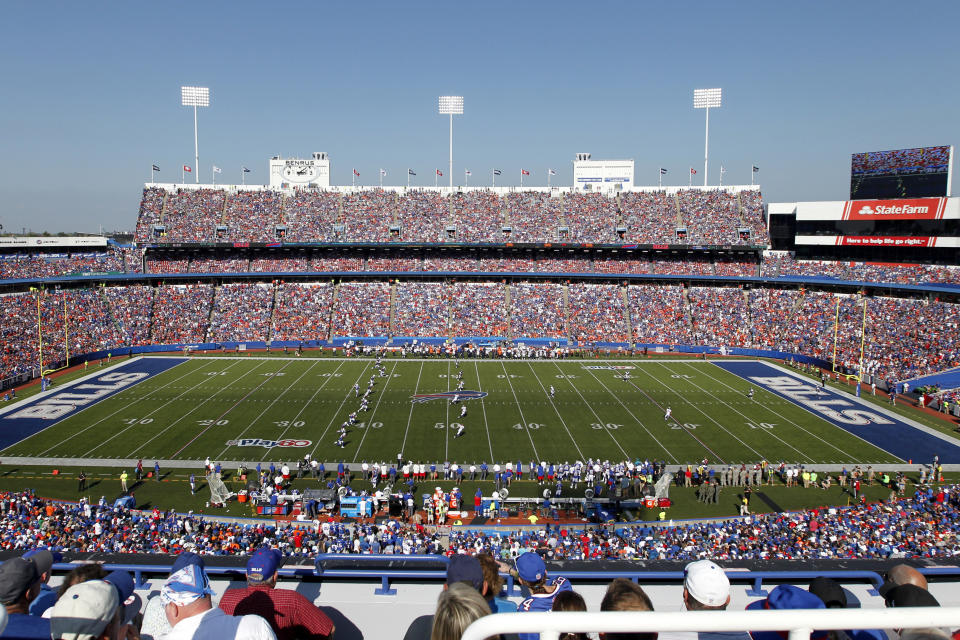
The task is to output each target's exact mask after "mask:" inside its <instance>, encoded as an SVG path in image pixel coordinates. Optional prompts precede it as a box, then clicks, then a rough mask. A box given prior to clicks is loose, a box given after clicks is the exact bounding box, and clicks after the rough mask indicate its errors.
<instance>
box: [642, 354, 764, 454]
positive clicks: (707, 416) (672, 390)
mask: <svg viewBox="0 0 960 640" xmlns="http://www.w3.org/2000/svg"><path fill="white" fill-rule="evenodd" d="M656 364H659V363H656ZM662 366H663V367H664V368H665V369H666V370H667V371H672V369H670V368H669V367H667V366H666V365H662ZM643 372H644V373H645V374H647V375H648V376H650V379H651V380H653V381H654V382H656V383H657V384H659V385H660V386H662V387H664V388H665V389H666V390H667V391H668V392H669V393H671V394H673V395H675V396H676V397H677V398H679V399H680V402H682V403H683V404H685V405H687V406H689V407H691V408H693V409H694V410H696V411H697V413H699V414H700V415H702V416H703V417H704V418H706V419H707V420H709V421H710V422H712V423H713V424H715V425H717V426H718V427H720V429H721V430H722V431H724V432H725V433H726V434H727V435H729V436H730V437H732V438H733V439H734V440H736V441H737V442H739V443H740V444H742V445H743V446H744V447H745V448H747V449H749V450H750V451H752V452H753V453H754V454H755V455H757V456H758V457H760V458H761V459H763V458H765V457H766V456H764V455H763V454H762V453H760V452H759V451H757V450H756V449H754V448H753V447H751V446H750V445H748V444H747V443H746V442H744V441H743V440H741V439H740V438H738V437H737V436H736V435H734V434H732V433H730V432H729V431H728V430H727V429H726V428H725V427H724V426H723V425H722V424H720V423H719V422H717V421H716V420H714V419H713V417H712V416H710V415H708V414H707V412H706V411H704V410H703V409H701V408H700V407H699V406H697V405H695V404H693V403H692V402H690V401H689V400H687V399H686V398H684V397H683V395H681V394H680V392H679V391H675V390H674V389H672V388H671V387H670V386H669V385H667V384H666V383H664V382H662V381H660V380H658V379H657V378H655V377H654V375H653V374H652V373H650V372H649V371H647V370H645V369H644V370H643ZM631 384H633V382H632V381H631ZM633 386H634V387H636V388H637V389H638V390H639V389H640V387H637V386H636V385H635V384H634V385H633ZM697 388H698V389H699V388H700V387H699V386H698V387H697ZM701 390H702V389H701ZM641 392H642V393H643V394H644V395H645V396H647V397H648V398H650V402H653V403H654V404H655V405H657V406H658V407H660V409H661V410H663V406H662V405H660V404H659V403H657V402H656V401H655V400H654V399H653V398H651V397H650V396H649V395H648V394H647V392H646V391H642V390H641ZM714 398H716V396H714ZM671 417H672V416H671ZM673 421H674V422H676V423H677V424H680V425H681V428H682V429H683V431H686V432H687V433H689V434H690V436H691V437H692V438H693V439H694V440H696V441H697V442H699V443H700V444H701V445H703V447H704V448H705V449H707V451H710V453H713V455H715V456H716V455H717V454H716V453H715V452H713V451H712V450H711V449H710V448H709V447H707V445H706V444H705V443H704V442H703V440H701V439H700V438H698V437H697V435H696V434H695V433H693V431H691V430H690V429H686V428H684V427H683V425H682V424H681V423H680V421H679V420H677V419H676V418H673ZM717 459H718V460H720V462H726V461H725V460H724V459H723V458H720V456H717ZM732 462H736V461H735V460H734V461H732Z"/></svg>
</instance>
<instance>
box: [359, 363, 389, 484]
mask: <svg viewBox="0 0 960 640" xmlns="http://www.w3.org/2000/svg"><path fill="white" fill-rule="evenodd" d="M398 364H399V362H396V361H395V362H394V363H393V369H390V375H389V376H387V382H386V383H385V384H384V385H383V389H381V391H380V396H379V397H378V398H377V404H375V405H373V411H372V412H370V417H369V418H367V421H366V422H367V425H366V427H365V428H364V430H363V435H362V436H360V444H358V445H357V450H356V451H354V452H353V460H352V462H353V463H354V464H356V462H357V458H359V457H360V448H361V447H363V441H364V439H365V438H366V437H367V434H368V433H370V430H371V429H373V427H371V426H370V425H372V424H373V418H374V416H376V415H377V409H378V408H379V407H380V402H381V401H382V400H383V396H384V395H385V392H386V390H387V387H389V386H390V382H391V381H392V380H393V372H394V371H396V369H397V365H398ZM397 471H399V469H398V470H397Z"/></svg>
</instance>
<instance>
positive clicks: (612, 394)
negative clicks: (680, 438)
mask: <svg viewBox="0 0 960 640" xmlns="http://www.w3.org/2000/svg"><path fill="white" fill-rule="evenodd" d="M638 368H642V367H638ZM586 371H588V372H589V373H590V375H591V376H593V379H594V380H596V381H597V382H598V383H599V384H600V386H601V387H603V388H604V390H605V391H606V392H607V393H609V394H610V395H611V396H613V397H614V399H615V400H616V401H617V402H618V403H619V404H620V406H621V407H623V408H624V410H625V411H626V412H627V413H629V414H630V417H631V418H633V419H634V420H636V422H637V424H638V425H640V428H642V429H643V430H644V431H646V432H647V435H649V436H650V437H651V438H653V441H654V442H656V443H657V444H658V445H660V448H661V449H663V450H664V451H665V452H666V454H667V455H668V456H669V457H670V459H671V460H673V462H674V463H675V464H679V463H680V460H679V458H677V457H676V456H675V455H673V454H672V453H670V450H669V449H667V446H666V445H665V444H663V443H662V442H660V439H659V438H658V437H657V436H655V435H653V432H652V431H650V429H647V425H645V424H643V422H641V421H640V418H638V417H637V416H636V415H635V414H634V413H633V411H631V410H630V407H628V406H627V405H625V404H624V403H623V400H621V399H620V396H618V395H617V394H615V393H614V392H613V391H611V390H610V389H609V388H608V387H607V385H605V384H603V381H602V380H601V379H600V378H598V377H597V375H596V374H595V373H594V372H593V370H592V369H586ZM634 388H637V389H638V390H640V391H641V392H642V391H643V390H642V389H639V388H638V387H637V386H636V385H634ZM644 395H647V394H646V393H644ZM647 399H648V400H650V401H651V402H653V399H652V398H650V396H647ZM653 404H655V405H656V404H657V403H656V402H654V403H653ZM684 431H686V429H684ZM694 440H697V437H696V436H694ZM697 441H698V442H699V440H697ZM700 444H703V443H702V442H701V443H700ZM704 448H706V445H704ZM707 451H710V450H709V449H707ZM711 453H713V452H712V451H711ZM714 455H716V454H714ZM717 457H718V458H719V456H717Z"/></svg>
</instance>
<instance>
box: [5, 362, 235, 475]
mask: <svg viewBox="0 0 960 640" xmlns="http://www.w3.org/2000/svg"><path fill="white" fill-rule="evenodd" d="M187 362H188V361H187V360H184V361H183V362H181V363H180V364H178V365H177V366H178V367H179V366H180V365H182V364H186V363H187ZM231 366H232V365H231ZM228 368H229V367H228ZM200 370H202V368H201V369H197V370H192V371H188V372H187V373H185V374H183V375H182V376H180V377H179V378H176V379H174V380H171V381H170V382H168V383H167V384H165V385H163V386H162V387H157V388H156V389H154V390H153V391H150V392H148V393H147V395H145V396H143V397H142V398H137V399H135V400H133V402H130V403H127V404H125V405H123V406H122V407H120V408H119V409H117V410H116V411H114V412H113V413H111V414H110V415H107V416H104V417H102V418H100V419H99V420H97V421H96V422H94V423H93V424H91V425H89V426H87V427H86V428H84V429H81V430H80V431H78V432H76V433H75V434H73V435H72V436H67V437H66V438H64V439H63V440H61V441H60V442H58V443H57V444H55V445H53V446H52V447H50V448H48V449H47V450H46V451H41V452H40V453H39V454H38V457H43V455H44V454H45V453H48V452H50V451H53V450H54V449H56V448H57V447H60V446H62V445H63V444H64V443H66V442H67V441H69V440H72V439H73V438H76V437H77V436H79V435H80V434H82V433H86V432H87V431H89V430H90V429H92V428H94V427H95V426H97V425H98V424H101V423H102V422H103V421H104V420H108V419H110V418H112V417H113V416H115V415H117V414H118V413H120V412H121V411H126V410H127V409H129V408H130V407H132V406H133V405H135V404H137V403H138V402H140V400H145V399H147V398H149V397H150V396H151V395H153V394H154V393H156V392H158V391H161V390H163V389H166V388H167V387H169V386H170V385H172V384H173V383H174V382H179V381H180V380H183V379H184V378H186V377H187V376H190V375H193V374H194V373H197V371H200ZM168 371H173V369H168ZM164 373H166V371H165V372H164ZM161 375H162V374H161ZM147 380H149V378H147ZM144 382H146V380H144ZM204 382H206V381H204ZM197 384H202V383H197ZM122 395H123V394H122V393H118V394H117V395H116V397H117V398H118V399H119V398H120V397H121V396H122ZM96 404H99V403H94V404H92V405H90V406H91V407H92V406H94V405H96ZM78 413H79V412H78ZM144 417H146V416H144ZM57 424H59V423H57ZM51 426H52V425H51ZM127 428H128V429H129V428H130V427H127ZM41 433H42V432H41ZM34 435H36V434H34ZM30 437H31V438H32V437H33V436H30ZM25 439H26V438H25ZM21 442H23V440H21ZM15 444H20V443H19V442H17V443H15ZM15 444H14V445H10V446H11V447H12V446H15Z"/></svg>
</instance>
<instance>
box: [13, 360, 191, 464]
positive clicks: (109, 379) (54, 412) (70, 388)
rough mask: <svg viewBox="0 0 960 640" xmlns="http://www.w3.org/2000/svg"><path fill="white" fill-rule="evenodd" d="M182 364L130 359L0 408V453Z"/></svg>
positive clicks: (171, 361) (182, 361) (172, 361)
mask: <svg viewBox="0 0 960 640" xmlns="http://www.w3.org/2000/svg"><path fill="white" fill-rule="evenodd" d="M184 362H187V359H186V358H166V357H164V358H144V357H140V358H134V359H133V360H128V361H126V362H123V363H121V364H118V365H114V366H112V367H109V368H107V369H104V370H101V371H96V372H94V373H91V374H90V375H86V376H83V377H82V378H79V379H77V380H73V381H71V382H68V383H66V384H64V385H63V386H62V387H60V386H54V388H53V389H49V390H47V391H44V392H42V393H38V394H37V395H35V396H33V397H31V398H29V399H28V400H25V401H23V402H18V403H16V404H14V405H12V406H10V407H6V408H4V409H0V450H3V449H6V448H7V447H10V446H12V445H14V444H16V443H18V442H20V441H21V440H24V439H26V438H29V437H30V436H33V435H36V434H38V433H40V432H41V431H43V430H44V429H46V428H47V427H51V426H53V425H55V424H57V423H58V422H60V421H61V420H63V419H65V418H69V417H70V416H72V415H74V414H76V413H79V412H80V411H82V410H84V409H86V408H87V407H88V406H90V405H92V404H95V403H97V402H99V401H101V400H104V399H106V398H109V397H110V396H112V395H114V394H116V393H119V392H121V391H124V390H126V389H129V388H130V387H131V386H133V385H135V384H137V383H140V382H143V381H144V380H146V379H147V378H150V377H152V376H155V375H157V374H160V373H163V372H165V371H169V370H170V369H172V368H174V367H175V366H177V365H179V364H182V363H184Z"/></svg>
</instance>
